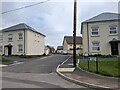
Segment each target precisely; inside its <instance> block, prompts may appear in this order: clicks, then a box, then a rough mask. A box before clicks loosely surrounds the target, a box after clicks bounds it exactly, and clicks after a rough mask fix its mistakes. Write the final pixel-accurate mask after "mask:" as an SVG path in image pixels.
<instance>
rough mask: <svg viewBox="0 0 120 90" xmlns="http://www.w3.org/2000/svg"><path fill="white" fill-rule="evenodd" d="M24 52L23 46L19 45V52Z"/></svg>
mask: <svg viewBox="0 0 120 90" xmlns="http://www.w3.org/2000/svg"><path fill="white" fill-rule="evenodd" d="M22 51H23V45H22V44H19V45H18V52H22Z"/></svg>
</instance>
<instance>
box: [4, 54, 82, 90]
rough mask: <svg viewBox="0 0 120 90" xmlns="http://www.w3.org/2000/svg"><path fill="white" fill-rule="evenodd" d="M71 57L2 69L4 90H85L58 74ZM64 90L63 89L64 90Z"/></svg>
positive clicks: (34, 61) (26, 63) (47, 59)
mask: <svg viewBox="0 0 120 90" xmlns="http://www.w3.org/2000/svg"><path fill="white" fill-rule="evenodd" d="M68 57H69V56H66V55H53V56H48V57H43V58H39V59H37V60H32V61H29V62H24V63H21V64H17V65H12V66H7V67H4V68H2V80H3V82H2V88H64V89H65V90H69V89H68V88H84V87H83V86H79V85H76V84H73V83H71V82H68V81H66V80H64V79H62V78H61V77H60V76H58V75H57V74H56V68H57V66H58V64H60V63H62V62H63V61H65V60H66V59H67V58H68ZM62 90H63V89H62Z"/></svg>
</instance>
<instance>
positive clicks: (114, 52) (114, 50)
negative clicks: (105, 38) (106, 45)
mask: <svg viewBox="0 0 120 90" xmlns="http://www.w3.org/2000/svg"><path fill="white" fill-rule="evenodd" d="M111 53H112V55H118V43H117V42H114V43H111Z"/></svg>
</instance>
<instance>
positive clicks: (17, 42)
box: [3, 30, 24, 55]
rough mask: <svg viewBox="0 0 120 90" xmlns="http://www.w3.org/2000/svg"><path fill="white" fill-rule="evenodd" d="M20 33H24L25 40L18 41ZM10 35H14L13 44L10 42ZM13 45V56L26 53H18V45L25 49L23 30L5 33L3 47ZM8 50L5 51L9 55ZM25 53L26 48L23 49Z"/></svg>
mask: <svg viewBox="0 0 120 90" xmlns="http://www.w3.org/2000/svg"><path fill="white" fill-rule="evenodd" d="M18 33H23V40H18ZM8 34H12V35H13V41H12V42H8ZM8 44H11V45H12V46H13V47H12V54H13V55H21V54H24V52H18V44H22V45H23V47H24V31H23V30H19V31H10V32H3V47H4V46H5V45H8ZM7 51H8V50H7V49H5V52H6V53H5V54H6V55H7ZM23 51H24V48H23ZM3 52H4V49H3Z"/></svg>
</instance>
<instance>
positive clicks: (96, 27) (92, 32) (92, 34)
mask: <svg viewBox="0 0 120 90" xmlns="http://www.w3.org/2000/svg"><path fill="white" fill-rule="evenodd" d="M95 29H96V30H97V31H93V30H95ZM93 32H94V33H95V32H97V33H98V34H93ZM91 36H99V28H98V27H94V28H92V29H91Z"/></svg>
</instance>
